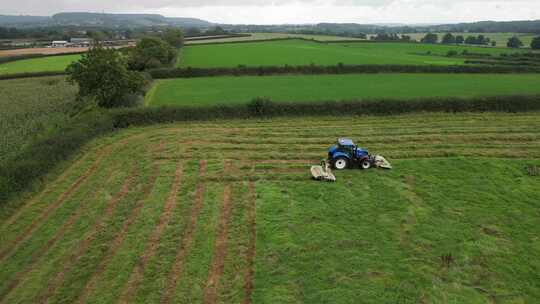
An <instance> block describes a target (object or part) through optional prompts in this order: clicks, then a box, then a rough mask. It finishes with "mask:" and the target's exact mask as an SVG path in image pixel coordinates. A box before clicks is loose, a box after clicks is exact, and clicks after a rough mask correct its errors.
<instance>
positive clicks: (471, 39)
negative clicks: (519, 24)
mask: <svg viewBox="0 0 540 304" xmlns="http://www.w3.org/2000/svg"><path fill="white" fill-rule="evenodd" d="M420 42H422V43H431V44H434V43H438V42H439V35H438V34H435V33H427V34H426V35H425V36H424V37H423V38H422V39H421V40H420ZM441 43H442V44H472V45H491V46H497V42H496V41H494V40H491V39H490V38H489V37H486V36H484V35H482V34H479V35H478V36H472V35H469V36H467V37H464V36H463V35H453V34H452V33H446V34H444V35H443V36H442V39H441ZM506 46H507V47H509V48H520V47H522V46H524V44H523V42H522V41H521V39H519V37H517V36H512V37H510V38H508V41H507V43H506ZM530 47H531V49H533V50H538V49H540V36H538V37H534V38H533V39H532V41H531V44H530Z"/></svg>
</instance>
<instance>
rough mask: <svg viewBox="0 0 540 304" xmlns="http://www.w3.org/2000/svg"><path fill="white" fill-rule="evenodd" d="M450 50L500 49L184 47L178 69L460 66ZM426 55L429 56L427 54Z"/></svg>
mask: <svg viewBox="0 0 540 304" xmlns="http://www.w3.org/2000/svg"><path fill="white" fill-rule="evenodd" d="M450 50H455V51H458V52H462V51H463V50H467V51H469V52H472V53H485V54H492V55H498V54H500V53H503V52H505V51H507V50H504V49H500V48H486V47H472V46H453V45H428V44H420V43H384V42H363V43H328V44H325V43H317V42H311V41H304V40H286V41H268V42H253V43H239V44H215V45H201V46H187V47H185V48H184V49H183V50H182V53H181V57H180V58H179V60H178V61H177V64H178V66H179V67H204V68H208V67H236V66H238V65H246V66H274V65H285V64H288V65H309V64H312V63H313V64H318V65H336V64H338V63H344V64H409V65H431V64H440V65H449V64H463V63H464V61H465V59H464V58H457V57H446V54H447V52H448V51H450ZM428 52H429V53H428Z"/></svg>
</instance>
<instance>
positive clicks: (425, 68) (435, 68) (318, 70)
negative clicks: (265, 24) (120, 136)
mask: <svg viewBox="0 0 540 304" xmlns="http://www.w3.org/2000/svg"><path fill="white" fill-rule="evenodd" d="M148 72H149V74H150V75H151V76H152V78H154V79H166V78H191V77H213V76H266V75H284V74H289V75H290V74H297V75H300V74H367V73H471V74H475V73H499V74H504V73H539V72H540V67H527V66H502V65H489V66H488V65H482V66H480V65H478V66H475V65H449V66H445V65H389V64H385V65H378V64H370V65H367V64H366V65H345V64H338V65H331V66H322V65H303V66H290V65H284V66H259V67H247V66H238V67H234V68H191V67H188V68H173V69H154V70H150V71H148Z"/></svg>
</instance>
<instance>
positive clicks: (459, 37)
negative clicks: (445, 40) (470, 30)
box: [456, 35, 465, 44]
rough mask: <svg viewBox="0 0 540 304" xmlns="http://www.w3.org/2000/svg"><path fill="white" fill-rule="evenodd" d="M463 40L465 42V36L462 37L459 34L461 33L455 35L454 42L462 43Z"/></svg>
mask: <svg viewBox="0 0 540 304" xmlns="http://www.w3.org/2000/svg"><path fill="white" fill-rule="evenodd" d="M463 42H465V38H463V36H461V35H459V36H456V43H457V44H462V43H463Z"/></svg>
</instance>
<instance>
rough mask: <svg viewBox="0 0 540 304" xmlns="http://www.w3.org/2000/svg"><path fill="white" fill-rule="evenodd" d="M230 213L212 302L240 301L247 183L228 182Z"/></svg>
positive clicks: (247, 231)
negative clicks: (230, 196) (215, 296)
mask: <svg viewBox="0 0 540 304" xmlns="http://www.w3.org/2000/svg"><path fill="white" fill-rule="evenodd" d="M231 186H232V189H231V192H232V204H233V206H232V214H231V220H230V224H229V227H228V231H229V233H228V239H227V254H226V258H225V264H224V267H223V274H222V276H221V279H220V281H219V282H218V288H217V299H216V301H215V303H243V302H244V299H245V279H246V273H247V272H248V266H249V265H248V256H247V255H248V252H247V251H248V248H249V238H250V223H249V219H248V210H249V203H250V201H249V193H248V185H247V183H232V184H231Z"/></svg>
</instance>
